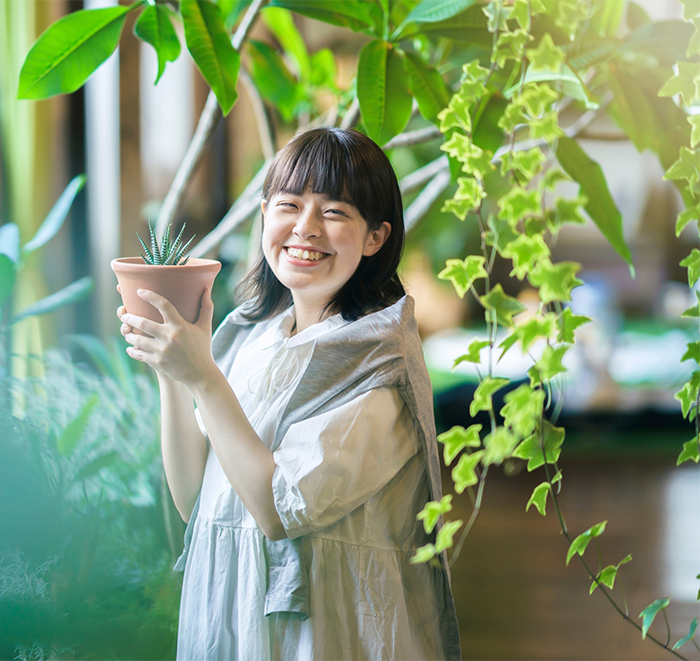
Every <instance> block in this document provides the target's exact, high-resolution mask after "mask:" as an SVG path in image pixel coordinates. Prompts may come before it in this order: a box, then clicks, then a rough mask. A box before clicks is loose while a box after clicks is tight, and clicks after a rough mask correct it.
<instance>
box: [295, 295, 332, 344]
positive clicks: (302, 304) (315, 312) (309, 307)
mask: <svg viewBox="0 0 700 661" xmlns="http://www.w3.org/2000/svg"><path fill="white" fill-rule="evenodd" d="M293 298H294V314H295V316H296V326H295V327H294V331H293V332H292V335H296V334H297V333H300V332H301V331H303V330H305V329H307V328H308V327H309V326H313V325H314V324H318V323H319V322H321V321H323V320H324V319H327V318H328V317H329V316H330V314H332V313H330V314H328V313H326V314H324V313H323V309H324V307H325V304H322V305H318V304H313V303H309V302H307V301H303V300H300V299H299V297H297V296H293Z"/></svg>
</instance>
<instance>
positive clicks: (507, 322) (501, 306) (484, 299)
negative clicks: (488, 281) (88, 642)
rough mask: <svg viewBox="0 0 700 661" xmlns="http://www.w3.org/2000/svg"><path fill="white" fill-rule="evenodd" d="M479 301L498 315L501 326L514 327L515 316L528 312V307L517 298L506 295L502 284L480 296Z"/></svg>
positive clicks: (497, 318)
mask: <svg viewBox="0 0 700 661" xmlns="http://www.w3.org/2000/svg"><path fill="white" fill-rule="evenodd" d="M479 300H480V301H481V304H482V305H483V306H484V307H485V308H486V309H487V310H490V311H493V312H495V313H496V320H497V321H498V323H499V324H501V326H506V327H510V326H513V316H515V315H516V314H520V313H521V312H523V311H524V310H527V306H525V305H523V304H522V303H521V302H520V301H519V300H518V299H517V298H513V297H512V296H508V295H507V294H506V293H504V291H503V287H501V283H500V282H499V283H498V284H497V285H496V286H495V287H493V288H492V289H491V291H490V292H489V293H488V294H486V295H484V296H480V297H479Z"/></svg>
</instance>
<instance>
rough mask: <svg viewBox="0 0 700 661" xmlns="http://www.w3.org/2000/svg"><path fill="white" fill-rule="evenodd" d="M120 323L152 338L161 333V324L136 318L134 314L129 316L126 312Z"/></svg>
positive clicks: (143, 318)
mask: <svg viewBox="0 0 700 661" xmlns="http://www.w3.org/2000/svg"><path fill="white" fill-rule="evenodd" d="M121 320H122V323H124V324H126V325H127V326H131V327H132V328H138V329H139V330H140V331H143V332H144V333H146V334H148V335H151V336H153V337H159V336H160V334H161V333H162V332H163V324H159V323H158V322H157V321H151V320H150V319H146V318H145V317H137V316H136V315H135V314H130V313H129V312H127V313H126V314H123V315H122V317H121Z"/></svg>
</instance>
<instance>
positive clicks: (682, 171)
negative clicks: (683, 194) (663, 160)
mask: <svg viewBox="0 0 700 661" xmlns="http://www.w3.org/2000/svg"><path fill="white" fill-rule="evenodd" d="M664 179H685V180H686V181H687V182H688V185H689V186H695V184H697V183H698V179H700V149H688V148H687V147H681V151H680V156H679V158H678V160H677V161H676V162H675V163H674V164H673V165H671V167H670V168H669V169H668V170H666V174H664Z"/></svg>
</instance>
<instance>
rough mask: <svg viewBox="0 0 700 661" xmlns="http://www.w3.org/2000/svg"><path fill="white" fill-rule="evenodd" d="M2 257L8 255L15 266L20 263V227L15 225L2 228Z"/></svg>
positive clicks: (0, 246) (0, 248) (0, 240)
mask: <svg viewBox="0 0 700 661" xmlns="http://www.w3.org/2000/svg"><path fill="white" fill-rule="evenodd" d="M0 255H7V256H8V257H9V258H10V259H11V260H12V261H13V262H14V263H15V264H16V263H17V262H18V261H19V227H17V225H16V224H15V223H5V224H4V225H3V226H2V227H0Z"/></svg>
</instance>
